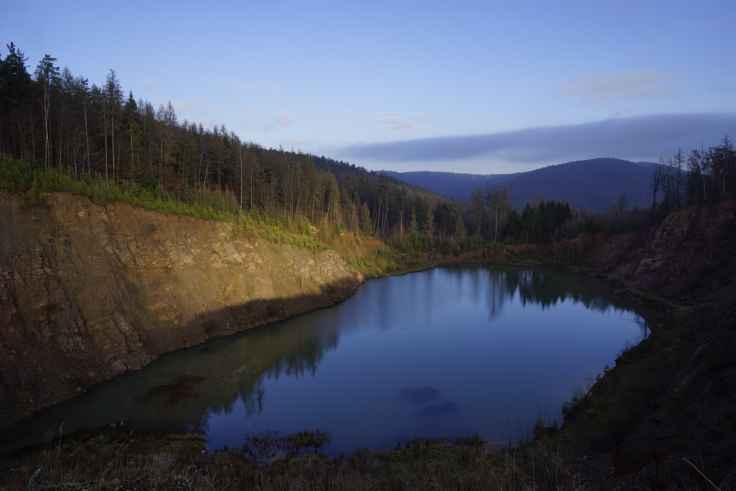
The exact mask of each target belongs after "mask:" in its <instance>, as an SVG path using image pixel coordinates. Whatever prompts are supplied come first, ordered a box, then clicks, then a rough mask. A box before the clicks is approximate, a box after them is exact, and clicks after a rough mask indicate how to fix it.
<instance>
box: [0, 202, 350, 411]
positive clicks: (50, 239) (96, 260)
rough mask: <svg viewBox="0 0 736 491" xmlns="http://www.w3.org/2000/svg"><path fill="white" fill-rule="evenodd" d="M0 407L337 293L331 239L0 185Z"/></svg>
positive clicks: (334, 298) (13, 407) (38, 403)
mask: <svg viewBox="0 0 736 491" xmlns="http://www.w3.org/2000/svg"><path fill="white" fill-rule="evenodd" d="M0 231H2V233H0V418H2V419H3V421H4V422H10V421H14V420H17V419H18V418H20V417H23V416H26V415H28V414H30V413H32V412H34V411H36V410H38V409H41V408H43V407H46V406H49V405H51V404H54V403H57V402H60V401H62V400H64V399H68V398H70V397H73V396H74V395H75V394H77V393H79V392H80V391H83V390H84V389H85V388H87V387H89V386H91V385H94V384H97V383H99V382H102V381H104V380H108V379H110V378H112V377H114V376H116V375H119V374H122V373H125V372H126V371H129V370H136V369H139V368H142V367H143V366H145V365H147V364H148V363H150V362H151V361H153V360H155V359H156V358H157V357H158V356H159V355H161V354H162V353H165V352H168V351H172V350H176V349H180V348H184V347H188V346H192V345H195V344H198V343H201V342H203V341H206V340H207V339H210V338H212V337H216V336H222V335H227V334H232V333H235V332H237V331H240V330H243V329H247V328H250V327H254V326H258V325H261V324H265V323H268V322H273V321H276V320H280V319H284V318H287V317H290V316H293V315H296V314H300V313H303V312H306V311H309V310H313V309H316V308H321V307H325V306H328V305H331V304H334V303H336V302H339V301H341V300H343V299H344V298H346V297H347V296H349V295H350V294H352V293H353V292H354V291H355V289H356V288H357V287H358V286H359V285H360V283H361V282H362V281H363V278H362V276H361V275H360V274H358V273H356V272H354V271H353V270H352V269H351V268H350V267H349V266H348V265H347V264H346V263H345V261H343V259H342V258H341V257H340V256H339V255H338V254H337V253H335V252H334V251H311V250H307V249H303V248H299V247H294V246H290V245H284V244H274V243H271V242H267V241H264V240H261V239H258V238H255V237H252V236H248V235H246V234H245V233H243V232H242V231H240V230H238V228H237V226H236V225H234V224H232V223H225V222H214V221H206V220H199V219H194V218H188V217H181V216H173V215H165V214H161V213H156V212H150V211H146V210H143V209H140V208H136V207H132V206H129V205H126V204H122V203H116V204H111V205H107V206H101V205H98V204H94V203H93V202H91V201H90V200H89V199H87V198H84V197H79V196H74V195H71V194H66V193H59V194H52V195H49V196H48V197H47V206H33V207H25V206H24V205H23V203H22V200H21V198H19V197H17V196H11V195H3V194H1V193H0Z"/></svg>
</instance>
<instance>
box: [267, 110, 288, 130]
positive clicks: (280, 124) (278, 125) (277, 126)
mask: <svg viewBox="0 0 736 491" xmlns="http://www.w3.org/2000/svg"><path fill="white" fill-rule="evenodd" d="M293 124H294V120H293V119H292V118H291V117H290V116H289V115H288V114H279V115H278V116H276V117H275V118H274V119H273V120H271V121H270V122H268V124H266V126H265V127H264V128H263V129H264V130H266V131H276V130H283V129H285V128H288V127H289V126H291V125H293Z"/></svg>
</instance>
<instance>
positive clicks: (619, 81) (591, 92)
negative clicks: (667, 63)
mask: <svg viewBox="0 0 736 491" xmlns="http://www.w3.org/2000/svg"><path fill="white" fill-rule="evenodd" d="M669 84H670V77H667V76H666V75H665V74H662V73H659V72H654V71H644V72H630V73H616V74H610V75H605V76H601V75H597V76H590V77H580V78H577V79H573V80H570V81H568V82H566V83H565V84H563V86H562V88H561V93H562V95H565V96H570V97H576V98H579V99H583V100H587V101H592V102H604V101H609V100H612V99H625V98H636V97H656V96H661V95H665V94H668V93H670V92H671V87H670V85H669Z"/></svg>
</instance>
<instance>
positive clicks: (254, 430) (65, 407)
mask: <svg viewBox="0 0 736 491" xmlns="http://www.w3.org/2000/svg"><path fill="white" fill-rule="evenodd" d="M647 333H648V330H647V328H646V325H645V322H644V320H643V319H642V317H640V316H639V315H637V314H636V313H635V312H633V311H632V310H631V309H630V308H628V307H627V306H626V304H624V303H623V302H622V301H621V300H620V299H617V298H616V297H614V296H613V295H612V293H611V291H610V290H609V289H608V288H607V287H606V285H604V284H603V283H601V282H598V281H596V280H593V279H590V278H587V277H584V276H580V275H575V274H571V273H566V272H559V271H553V270H546V269H515V268H501V267H482V266H467V267H443V268H435V269H432V270H428V271H423V272H418V273H411V274H407V275H404V276H395V277H388V278H382V279H378V280H372V281H369V282H367V283H366V284H365V285H364V286H363V287H362V288H360V290H358V292H357V293H356V294H355V295H354V296H353V297H351V298H349V299H348V300H346V301H345V302H343V303H341V304H339V305H337V306H334V307H331V308H328V309H324V310H320V311H316V312H312V313H309V314H305V315H302V316H299V317H296V318H293V319H290V320H286V321H283V322H278V323H274V324H271V325H268V326H263V327H260V328H257V329H252V330H250V331H247V332H244V333H243V334H239V335H236V336H232V337H228V338H222V339H217V340H213V341H210V342H208V343H205V344H203V345H200V346H197V347H194V348H191V349H186V350H182V351H178V352H175V353H170V354H168V355H165V356H163V357H161V358H160V359H159V360H157V361H156V362H154V363H152V364H151V365H149V366H148V367H146V368H145V369H143V370H141V371H138V372H135V373H133V374H130V375H126V376H123V377H120V378H118V379H116V380H113V381H111V382H109V383H106V384H102V385H100V386H98V387H96V388H94V389H92V390H91V391H89V392H88V393H86V394H84V395H81V396H80V397H78V398H76V399H73V400H71V401H68V402H66V403H63V404H60V405H57V406H54V407H52V408H50V409H48V410H45V411H43V412H41V413H39V414H37V415H36V416H34V417H33V418H31V419H28V420H26V421H23V422H21V423H19V424H17V425H15V426H14V427H12V428H10V429H5V430H4V431H3V435H2V438H1V439H0V440H2V442H4V443H3V446H4V447H5V450H7V449H8V448H10V447H18V446H21V445H25V444H28V443H35V442H38V441H41V440H47V439H49V438H51V437H52V436H53V435H54V434H58V433H59V431H62V432H63V433H64V434H68V433H70V432H73V431H76V430H79V429H83V428H95V427H100V426H104V425H109V424H112V423H117V422H120V421H125V423H126V425H127V426H128V427H130V428H133V429H136V430H158V431H183V430H187V431H189V430H198V431H201V432H203V433H204V434H205V435H206V438H207V443H208V447H209V448H211V449H219V448H224V447H230V448H238V447H241V446H242V445H243V443H244V441H245V440H246V438H248V437H249V436H254V435H285V434H289V433H294V432H298V431H303V430H321V431H324V432H327V433H328V434H329V435H330V437H331V440H330V443H329V445H328V446H327V447H326V448H325V451H327V452H328V453H331V454H336V453H342V452H349V451H353V450H356V449H359V448H391V447H393V446H395V445H396V444H398V443H401V442H404V441H407V440H410V439H413V438H418V437H429V438H435V437H459V436H470V435H479V436H481V437H483V438H485V439H487V440H489V441H491V442H497V443H499V444H503V443H513V442H517V441H519V440H522V439H525V438H528V437H529V436H530V435H531V432H532V428H533V425H534V423H535V421H536V420H537V419H538V418H540V417H541V418H543V419H544V420H545V421H546V422H548V423H549V422H552V421H559V420H560V419H561V408H562V405H563V404H564V402H565V401H567V400H569V399H570V398H571V397H572V396H573V395H574V394H575V393H576V391H582V390H585V388H586V387H588V386H589V384H590V383H591V381H592V380H594V379H595V377H596V375H598V374H600V373H601V372H602V371H603V369H604V367H605V366H606V365H609V366H611V365H613V363H614V360H615V358H616V356H617V354H618V353H620V352H621V351H622V350H623V349H624V348H625V347H626V346H629V345H633V344H636V343H638V342H640V341H641V340H642V339H643V338H644V337H645V336H646V335H647ZM62 422H63V423H62Z"/></svg>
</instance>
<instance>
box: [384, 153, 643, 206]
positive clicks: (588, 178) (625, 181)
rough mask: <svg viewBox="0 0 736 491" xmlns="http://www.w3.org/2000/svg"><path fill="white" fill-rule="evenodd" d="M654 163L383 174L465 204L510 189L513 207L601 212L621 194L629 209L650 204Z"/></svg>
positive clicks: (593, 162)
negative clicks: (544, 205) (560, 205)
mask: <svg viewBox="0 0 736 491" xmlns="http://www.w3.org/2000/svg"><path fill="white" fill-rule="evenodd" d="M656 166H657V164H653V163H650V162H631V161H628V160H621V159H612V158H599V159H590V160H579V161H575V162H567V163H564V164H558V165H550V166H548V167H542V168H541V169H536V170H533V171H528V172H518V173H515V174H485V175H483V174H456V173H452V172H429V171H419V172H389V171H386V172H384V174H386V175H388V176H391V177H393V178H395V179H398V180H401V181H404V182H406V183H409V184H412V185H414V186H419V187H422V188H425V189H428V190H430V191H433V192H435V193H437V194H440V195H442V196H446V197H448V198H451V199H455V200H458V201H468V200H469V199H470V196H471V194H472V193H473V191H474V190H476V189H479V188H481V189H496V188H500V187H506V188H508V189H509V190H510V193H511V201H512V204H513V205H514V206H515V207H523V206H524V205H525V204H526V203H527V202H529V201H533V200H537V199H545V200H560V201H567V202H568V203H570V204H571V205H573V206H574V207H576V208H583V209H587V210H591V211H604V210H606V209H608V208H610V207H611V206H612V205H613V204H614V203H615V202H616V200H617V199H618V198H619V196H621V195H622V194H624V195H626V200H627V203H628V205H629V206H631V207H634V206H637V207H645V206H648V205H649V203H650V201H651V191H650V184H651V178H652V174H653V173H654V169H655V168H656Z"/></svg>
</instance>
